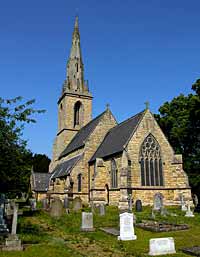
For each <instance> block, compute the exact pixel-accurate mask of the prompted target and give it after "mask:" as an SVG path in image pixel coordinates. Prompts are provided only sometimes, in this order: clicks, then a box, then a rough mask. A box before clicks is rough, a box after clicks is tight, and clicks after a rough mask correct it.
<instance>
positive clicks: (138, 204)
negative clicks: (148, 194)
mask: <svg viewBox="0 0 200 257" xmlns="http://www.w3.org/2000/svg"><path fill="white" fill-rule="evenodd" d="M135 210H136V211H137V212H141V211H142V201H141V200H139V199H138V200H137V201H136V202H135Z"/></svg>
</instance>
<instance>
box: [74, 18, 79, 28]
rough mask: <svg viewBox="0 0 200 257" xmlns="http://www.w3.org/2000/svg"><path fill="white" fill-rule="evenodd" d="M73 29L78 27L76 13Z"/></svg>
mask: <svg viewBox="0 0 200 257" xmlns="http://www.w3.org/2000/svg"><path fill="white" fill-rule="evenodd" d="M74 29H78V15H76V18H75V25H74Z"/></svg>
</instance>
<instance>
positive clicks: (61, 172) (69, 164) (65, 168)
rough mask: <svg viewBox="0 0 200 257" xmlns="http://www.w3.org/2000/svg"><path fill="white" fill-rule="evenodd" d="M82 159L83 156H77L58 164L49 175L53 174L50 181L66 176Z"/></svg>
mask: <svg viewBox="0 0 200 257" xmlns="http://www.w3.org/2000/svg"><path fill="white" fill-rule="evenodd" d="M82 157H83V154H79V155H77V156H75V157H73V158H71V159H69V160H67V161H64V162H62V163H60V164H58V165H57V166H56V167H55V169H54V170H53V172H52V173H51V174H53V175H52V177H51V179H53V178H60V177H64V176H67V175H68V174H69V173H70V172H71V170H72V169H73V167H74V166H75V165H76V164H77V162H78V161H79V160H80V159H81V158H82Z"/></svg>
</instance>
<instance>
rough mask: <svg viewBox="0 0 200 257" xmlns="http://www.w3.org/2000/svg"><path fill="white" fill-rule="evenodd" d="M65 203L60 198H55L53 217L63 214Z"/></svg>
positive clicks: (52, 208) (52, 204)
mask: <svg viewBox="0 0 200 257" xmlns="http://www.w3.org/2000/svg"><path fill="white" fill-rule="evenodd" d="M63 213H64V210H63V203H62V201H61V200H60V199H59V198H54V199H53V200H52V202H51V207H50V215H51V217H55V218H59V217H61V216H62V215H63Z"/></svg>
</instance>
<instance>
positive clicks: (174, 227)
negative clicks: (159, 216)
mask: <svg viewBox="0 0 200 257" xmlns="http://www.w3.org/2000/svg"><path fill="white" fill-rule="evenodd" d="M136 227H139V228H142V229H145V230H149V231H153V232H169V231H178V230H187V229H189V226H188V225H187V224H171V223H167V222H158V221H149V220H143V221H142V222H141V223H138V224H136Z"/></svg>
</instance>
